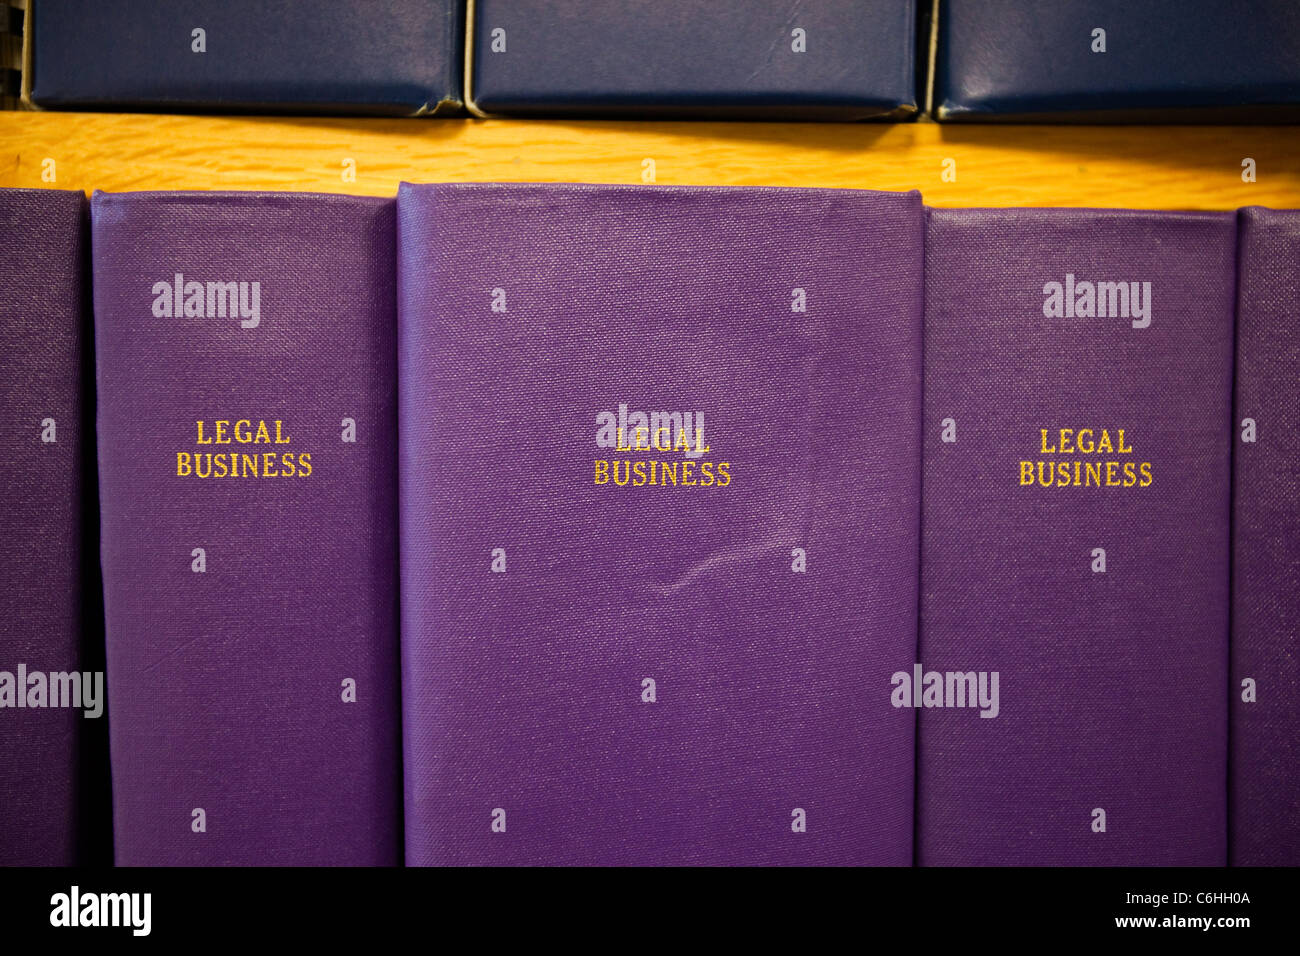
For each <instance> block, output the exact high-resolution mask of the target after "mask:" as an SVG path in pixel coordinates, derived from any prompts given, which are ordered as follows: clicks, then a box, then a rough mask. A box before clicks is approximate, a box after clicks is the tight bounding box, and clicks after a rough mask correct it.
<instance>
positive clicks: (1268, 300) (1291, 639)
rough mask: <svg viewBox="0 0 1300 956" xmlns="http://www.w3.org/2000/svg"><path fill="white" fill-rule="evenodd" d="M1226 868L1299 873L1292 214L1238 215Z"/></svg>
mask: <svg viewBox="0 0 1300 956" xmlns="http://www.w3.org/2000/svg"><path fill="white" fill-rule="evenodd" d="M1239 222H1240V229H1241V254H1240V259H1239V267H1240V270H1241V274H1240V278H1239V280H1238V289H1239V291H1238V298H1237V394H1236V404H1237V408H1236V414H1235V415H1234V416H1233V417H1234V430H1235V432H1236V434H1235V435H1234V436H1233V437H1234V443H1233V449H1234V451H1233V466H1234V482H1235V485H1234V489H1233V585H1232V682H1231V688H1230V690H1231V697H1230V700H1231V707H1232V711H1231V713H1232V773H1231V789H1230V793H1229V805H1230V807H1231V818H1232V829H1231V834H1230V839H1229V847H1230V848H1231V862H1232V863H1233V864H1235V865H1240V866H1297V865H1300V597H1297V595H1296V582H1297V581H1300V508H1297V505H1296V489H1297V487H1300V392H1298V391H1297V383H1298V382H1300V335H1297V317H1300V212H1297V211H1294V210H1290V211H1284V212H1282V211H1274V210H1270V209H1260V208H1253V209H1243V210H1242V211H1241V218H1240V220H1239Z"/></svg>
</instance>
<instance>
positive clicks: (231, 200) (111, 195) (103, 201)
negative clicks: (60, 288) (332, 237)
mask: <svg viewBox="0 0 1300 956" xmlns="http://www.w3.org/2000/svg"><path fill="white" fill-rule="evenodd" d="M122 202H126V203H132V204H134V203H140V202H147V203H155V204H163V205H165V204H169V203H174V204H177V205H191V206H193V205H226V206H229V205H247V206H254V205H271V206H290V205H297V204H299V203H311V204H316V205H318V204H321V203H331V202H333V203H340V204H345V205H354V206H355V205H363V206H387V205H392V204H393V202H395V200H394V198H393V197H392V196H357V195H353V194H351V193H323V192H280V191H275V190H203V189H194V190H189V189H175V190H173V189H167V190H142V191H124V192H106V191H104V190H102V189H96V190H95V191H94V193H93V194H92V195H91V203H92V205H94V206H104V205H112V204H116V203H122Z"/></svg>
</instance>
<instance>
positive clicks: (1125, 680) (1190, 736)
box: [914, 209, 1236, 865]
mask: <svg viewBox="0 0 1300 956" xmlns="http://www.w3.org/2000/svg"><path fill="white" fill-rule="evenodd" d="M1235 229H1236V223H1235V216H1234V215H1233V214H1231V213H1162V212H1132V211H1123V210H1060V209H1008V210H983V209H970V210H938V209H936V210H930V211H929V212H928V217H927V233H926V252H925V255H926V292H925V312H926V316H925V403H924V426H923V438H922V445H923V455H924V483H923V492H922V499H923V502H924V504H923V517H922V558H921V566H922V567H921V605H920V606H921V630H920V636H919V645H920V657H919V659H918V660H919V662H920V664H921V665H922V667H921V668H920V669H921V670H922V672H923V676H922V678H921V684H922V688H921V694H920V701H919V719H918V743H917V761H918V776H917V791H918V803H917V862H918V864H920V865H949V864H963V865H991V864H1030V865H1033V864H1079V865H1149V864H1166V865H1184V864H1205V865H1223V864H1224V863H1225V862H1226V858H1227V847H1226V837H1227V816H1226V814H1227V807H1226V786H1225V783H1226V773H1227V764H1226V760H1227V733H1228V729H1227V682H1228V674H1227V663H1228V558H1229V540H1228V518H1229V455H1230V438H1229V426H1230V421H1231V408H1230V403H1231V394H1232V335H1233V328H1232V322H1233V299H1234V295H1235V276H1236V264H1235V251H1236V247H1235ZM914 702H915V701H914Z"/></svg>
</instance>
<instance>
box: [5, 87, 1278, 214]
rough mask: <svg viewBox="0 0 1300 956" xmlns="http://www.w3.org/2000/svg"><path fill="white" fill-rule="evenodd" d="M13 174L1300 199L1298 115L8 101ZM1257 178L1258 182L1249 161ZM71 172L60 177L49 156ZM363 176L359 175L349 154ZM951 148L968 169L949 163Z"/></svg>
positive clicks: (168, 180) (385, 188)
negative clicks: (376, 110)
mask: <svg viewBox="0 0 1300 956" xmlns="http://www.w3.org/2000/svg"><path fill="white" fill-rule="evenodd" d="M0 144H3V145H2V147H0V186H32V187H39V186H51V187H60V188H65V189H84V190H86V191H87V192H89V191H91V190H94V189H106V190H136V189H270V190H297V191H320V192H344V193H357V194H370V195H393V194H395V192H396V190H397V184H398V183H399V182H401V181H402V180H404V179H405V180H411V181H416V182H432V181H492V180H497V181H542V182H562V181H571V182H610V183H639V182H641V181H642V177H643V164H644V162H645V160H646V159H651V160H653V161H654V173H655V182H656V183H658V184H661V185H674V184H696V185H736V186H740V185H770V186H828V187H859V188H873V189H889V190H899V189H920V190H921V191H922V193H923V194H924V196H925V200H926V202H927V203H929V204H931V205H935V206H1103V207H1136V208H1151V209H1235V208H1237V207H1238V206H1243V205H1264V206H1273V207H1275V208H1298V207H1300V163H1297V162H1296V157H1297V156H1300V127H1298V126H1245V127H1232V126H1169V127H1149V126H1148V127H1141V126H979V127H976V126H951V125H948V126H942V125H939V124H935V123H929V122H918V123H903V124H821V123H818V124H811V123H721V122H630V121H608V122H606V121H599V122H597V121H563V120H547V121H533V120H468V119H465V120H411V119H394V120H380V119H357V118H304V117H265V116H255V117H254V116H249V117H230V116H175V115H162V114H123V113H59V112H33V111H9V112H0ZM1246 157H1250V158H1252V159H1254V160H1255V162H1256V177H1257V181H1256V182H1253V183H1246V182H1243V181H1242V178H1241V175H1242V160H1243V159H1244V158H1246ZM47 159H52V160H53V161H54V177H55V178H54V181H53V182H49V181H43V180H42V170H43V168H46V163H45V161H46V160H47ZM349 159H350V160H353V161H354V162H355V174H356V178H355V181H349V180H347V179H345V177H344V172H345V167H344V162H345V160H349ZM945 160H953V161H955V164H956V180H955V181H945V179H944V178H943V171H944V162H945Z"/></svg>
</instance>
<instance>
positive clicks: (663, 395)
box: [398, 185, 922, 866]
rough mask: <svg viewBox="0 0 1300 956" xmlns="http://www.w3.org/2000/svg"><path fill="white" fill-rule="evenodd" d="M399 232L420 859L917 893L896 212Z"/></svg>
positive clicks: (620, 213)
mask: <svg viewBox="0 0 1300 956" xmlns="http://www.w3.org/2000/svg"><path fill="white" fill-rule="evenodd" d="M398 207H399V214H398V219H399V255H400V266H399V288H400V294H399V356H400V358H399V363H400V368H399V380H400V381H401V396H400V402H401V414H400V421H401V432H400V454H401V466H400V481H401V494H400V498H401V522H402V560H401V575H402V657H403V687H404V694H403V706H404V717H405V719H404V724H403V736H404V741H405V750H404V761H403V766H404V770H405V787H406V837H407V862H408V863H410V864H414V865H428V864H433V865H447V864H497V865H505V864H552V865H556V864H574V865H578V864H597V865H615V864H643V865H644V864H677V865H681V864H713V865H723V864H737V865H739V864H750V865H753V864H760V863H762V864H803V865H808V864H826V865H829V864H860V865H865V864H874V865H902V866H906V865H909V864H910V863H911V855H912V854H911V844H912V805H913V791H912V781H913V753H914V736H913V725H914V716H913V714H912V712H911V711H904V710H901V709H899V708H896V707H891V701H890V691H891V686H890V677H891V675H893V674H896V673H898V672H900V671H903V670H910V668H911V665H912V661H913V659H914V657H915V650H916V644H915V641H916V633H915V627H916V587H917V561H918V547H917V535H918V528H919V493H920V456H919V448H918V433H919V411H920V398H921V383H920V370H921V364H920V363H921V359H920V354H921V352H920V346H921V342H920V332H921V328H920V320H921V241H922V222H921V215H922V212H921V204H920V197H919V195H917V194H914V193H913V194H909V195H889V194H879V193H865V192H850V191H841V190H772V189H751V190H739V189H731V190H729V189H707V188H694V189H693V188H672V187H653V188H639V187H617V186H614V187H598V186H546V185H541V186H526V185H515V186H511V185H496V186H494V185H483V186H472V185H466V186H455V185H447V186H444V185H439V186H427V187H424V186H409V185H403V186H402V188H401V191H400V193H399V197H398ZM650 409H675V410H676V411H655V412H651V411H649V410H650ZM620 422H621V423H620ZM653 422H658V423H659V424H658V425H657V426H656V425H653V424H652V423H653ZM638 423H639V424H638ZM638 429H640V430H641V431H642V432H643V433H644V435H643V438H644V441H642V440H640V439H638V438H636V437H635V433H636V431H637V430H638ZM620 431H621V433H622V439H620V437H619V433H620ZM674 431H675V435H671V436H670V433H672V432H674ZM652 434H653V435H654V439H653V440H654V442H655V447H654V448H653V449H652V448H651V447H650V445H649V443H650V442H651V441H652V438H651V435H652ZM636 445H639V446H641V447H640V448H639V449H638V448H635V447H633V446H636ZM670 445H671V446H672V447H669V446H670Z"/></svg>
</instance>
